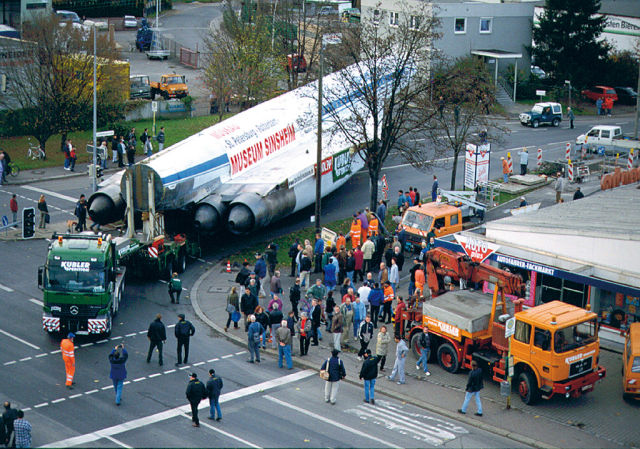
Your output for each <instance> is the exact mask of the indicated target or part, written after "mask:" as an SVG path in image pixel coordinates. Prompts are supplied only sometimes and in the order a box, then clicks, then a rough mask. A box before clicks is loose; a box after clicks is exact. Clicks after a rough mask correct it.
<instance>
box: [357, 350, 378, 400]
mask: <svg viewBox="0 0 640 449" xmlns="http://www.w3.org/2000/svg"><path fill="white" fill-rule="evenodd" d="M377 377H378V357H372V356H371V349H367V350H366V351H365V352H364V363H363V364H362V368H360V379H362V380H363V381H364V402H367V403H369V404H371V405H375V403H376V401H375V398H374V389H375V387H376V378H377Z"/></svg>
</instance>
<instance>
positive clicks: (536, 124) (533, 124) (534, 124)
mask: <svg viewBox="0 0 640 449" xmlns="http://www.w3.org/2000/svg"><path fill="white" fill-rule="evenodd" d="M531 126H533V127H534V128H537V127H538V126H540V122H539V121H538V120H534V121H532V122H531Z"/></svg>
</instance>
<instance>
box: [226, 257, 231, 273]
mask: <svg viewBox="0 0 640 449" xmlns="http://www.w3.org/2000/svg"><path fill="white" fill-rule="evenodd" d="M227 273H231V261H230V260H227Z"/></svg>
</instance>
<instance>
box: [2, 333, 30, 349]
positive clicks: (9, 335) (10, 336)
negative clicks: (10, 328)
mask: <svg viewBox="0 0 640 449" xmlns="http://www.w3.org/2000/svg"><path fill="white" fill-rule="evenodd" d="M0 334H4V335H6V336H7V337H9V338H13V339H14V340H16V341H19V342H20V343H23V344H25V345H27V346H29V347H30V348H33V349H38V350H39V349H40V346H36V345H34V344H31V343H29V342H28V341H24V340H23V339H22V338H19V337H16V336H15V335H12V334H10V333H9V332H7V331H4V330H2V329H0Z"/></svg>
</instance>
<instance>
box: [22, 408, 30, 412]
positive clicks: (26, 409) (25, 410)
mask: <svg viewBox="0 0 640 449" xmlns="http://www.w3.org/2000/svg"><path fill="white" fill-rule="evenodd" d="M29 410H31V407H27V408H23V409H22V411H23V412H28V411H29Z"/></svg>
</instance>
